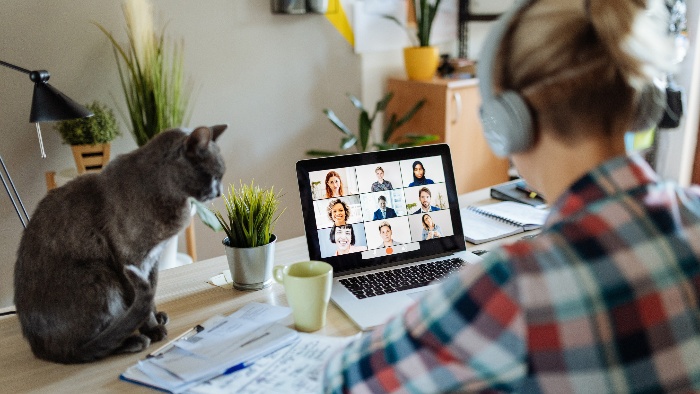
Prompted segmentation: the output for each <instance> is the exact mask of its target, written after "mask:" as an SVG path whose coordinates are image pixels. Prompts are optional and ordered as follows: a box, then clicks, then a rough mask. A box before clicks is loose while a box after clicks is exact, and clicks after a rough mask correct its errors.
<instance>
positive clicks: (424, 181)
mask: <svg viewBox="0 0 700 394" xmlns="http://www.w3.org/2000/svg"><path fill="white" fill-rule="evenodd" d="M434 183H435V182H433V180H432V179H428V178H426V177H425V167H423V163H421V162H420V161H418V160H416V161H414V162H413V182H411V183H409V184H408V186H409V187H411V186H422V185H432V184H434Z"/></svg>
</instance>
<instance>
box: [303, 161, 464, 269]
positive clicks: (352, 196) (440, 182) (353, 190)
mask: <svg viewBox="0 0 700 394" xmlns="http://www.w3.org/2000/svg"><path fill="white" fill-rule="evenodd" d="M414 161H416V160H402V161H395V162H384V163H375V164H372V165H365V166H351V167H342V168H335V169H328V170H322V171H315V172H314V173H316V174H324V175H323V176H324V180H325V175H326V174H328V172H330V171H336V172H339V175H341V179H342V178H345V180H344V183H343V188H344V189H345V194H343V196H341V197H331V198H327V197H326V194H325V183H324V182H322V183H321V189H322V190H323V191H324V192H323V193H321V195H322V197H321V198H316V199H315V201H314V210H315V212H314V213H315V215H316V218H318V217H319V216H320V217H326V218H327V217H328V205H327V204H329V203H330V202H332V201H334V200H336V199H340V200H343V201H346V203H347V201H348V200H354V201H356V202H355V203H353V204H352V205H353V206H352V207H351V212H353V211H354V210H355V209H358V207H359V211H360V212H359V215H357V216H359V218H360V220H357V216H356V214H355V213H353V216H354V217H355V218H356V219H355V220H348V221H347V224H351V225H353V231H354V232H355V233H356V242H355V245H362V246H365V247H366V249H365V250H372V249H380V248H382V247H383V244H382V242H379V245H378V246H376V245H375V246H373V245H370V243H369V242H368V239H367V238H368V237H367V232H368V231H374V232H377V233H379V224H380V223H381V222H382V221H385V220H386V221H388V222H390V223H391V222H394V223H393V224H392V230H393V231H394V232H396V231H395V230H396V227H395V225H394V224H395V223H396V220H391V219H401V218H403V219H405V221H403V225H404V226H405V229H406V232H407V233H408V234H409V240H408V241H407V240H406V238H405V237H404V239H402V240H400V241H402V242H398V241H399V240H396V239H395V240H394V241H395V242H397V243H408V242H416V241H422V240H423V239H422V238H421V237H418V238H416V237H415V236H410V234H412V232H411V221H409V220H408V218H409V217H410V216H418V215H420V213H414V212H415V210H418V209H420V201H419V198H418V197H416V198H413V199H411V197H410V195H409V193H415V194H416V196H419V190H420V189H421V188H422V187H423V186H426V187H428V188H429V189H430V190H431V194H432V196H431V201H430V205H431V206H436V204H437V202H436V199H437V195H438V194H439V193H435V192H434V190H436V189H440V190H439V192H440V193H441V194H442V196H443V197H444V198H446V197H447V190H446V184H445V180H444V172H443V168H442V162H441V158H440V156H434V157H428V158H423V159H417V161H420V162H421V163H422V164H423V163H426V162H431V161H433V164H435V162H437V165H431V167H430V172H428V169H427V168H426V169H425V175H424V178H425V179H430V180H432V179H431V174H436V175H438V176H437V177H436V181H433V183H431V184H427V185H418V186H406V185H408V184H410V183H411V182H413V180H414V178H413V169H412V164H413V163H414ZM423 166H424V167H426V166H425V164H423ZM362 167H365V168H370V167H371V169H372V171H371V174H372V177H371V178H369V179H367V178H368V176H367V175H366V174H365V176H358V170H359V169H360V168H362ZM377 167H382V169H383V170H384V179H385V180H386V179H387V178H391V176H389V177H388V176H387V172H388V171H387V169H388V168H394V169H395V170H394V171H396V170H398V174H399V178H400V184H399V185H398V186H397V185H396V182H395V181H394V182H392V189H391V190H386V191H377V192H373V191H371V189H370V188H369V187H367V188H360V182H365V183H367V184H368V185H371V184H373V183H374V182H376V181H377V180H378V179H377V177H376V175H375V170H376V168H377ZM340 172H342V173H340ZM406 172H408V174H406ZM343 174H344V175H345V176H344V177H343ZM348 179H351V180H352V181H349V180H348ZM350 182H354V184H350ZM312 187H313V186H312ZM396 192H400V193H401V198H400V199H398V203H399V204H403V206H402V207H401V208H398V207H396V206H395V204H392V203H391V202H390V201H389V200H391V198H388V199H387V208H394V209H395V210H396V211H398V212H397V216H396V217H395V218H390V219H374V218H373V217H372V219H370V220H367V219H366V218H368V217H369V216H370V215H371V214H373V213H374V212H375V211H377V210H378V209H379V203H378V201H377V200H378V196H379V195H386V194H389V195H391V194H396ZM370 195H372V196H373V198H367V197H366V196H370ZM374 196H376V197H374ZM410 200H416V201H417V204H416V206H414V207H412V208H411V210H410V211H409V210H408V208H407V207H406V202H407V201H410ZM363 201H364V202H363ZM395 201H396V200H395ZM369 204H372V205H369ZM443 204H444V207H442V208H441V209H440V210H444V211H445V212H448V213H449V211H448V208H449V203H448V202H447V201H446V200H445V201H443ZM349 205H350V204H349ZM319 211H320V212H319ZM433 212H435V213H437V212H439V211H433ZM433 216H435V215H433ZM440 216H442V215H440ZM447 221H448V222H449V223H445V224H446V225H449V227H450V228H449V229H450V231H449V232H450V233H451V227H452V223H451V220H449V219H448V220H447ZM328 223H330V224H328V225H326V226H323V225H322V224H317V229H318V231H319V240H323V238H328V237H329V236H330V234H329V233H328V230H330V229H332V228H333V221H332V220H328ZM418 223H420V222H417V223H416V225H418V226H420V229H419V231H418V232H414V233H413V234H416V233H420V232H421V231H422V229H423V226H422V224H418ZM356 224H361V225H362V231H357V230H356V226H355V225H356ZM358 233H360V234H358ZM375 238H376V237H375ZM379 239H380V240H381V238H379ZM375 244H376V242H375ZM324 257H327V256H324Z"/></svg>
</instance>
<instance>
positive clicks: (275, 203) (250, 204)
mask: <svg viewBox="0 0 700 394" xmlns="http://www.w3.org/2000/svg"><path fill="white" fill-rule="evenodd" d="M281 197H282V194H281V193H275V191H274V187H272V188H270V189H263V188H261V187H260V186H257V185H255V181H251V182H250V185H244V184H243V183H242V182H241V184H240V188H239V189H238V190H236V189H235V187H234V186H233V185H230V187H229V190H228V193H225V194H224V195H223V196H222V198H223V200H224V204H225V206H226V212H225V216H224V214H222V213H221V211H218V210H212V211H213V212H214V215H216V218H217V219H218V221H219V223H220V224H221V226H222V227H223V229H224V231H225V232H226V235H227V236H228V240H229V241H228V246H231V247H235V248H251V247H256V246H262V245H266V244H268V243H270V239H271V236H272V231H273V230H274V227H275V223H276V222H277V219H279V217H280V215H282V213H283V212H284V210H282V212H279V213H277V209H278V207H279V202H280V198H281Z"/></svg>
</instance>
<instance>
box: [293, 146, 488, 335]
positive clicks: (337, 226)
mask: <svg viewBox="0 0 700 394" xmlns="http://www.w3.org/2000/svg"><path fill="white" fill-rule="evenodd" d="M414 169H415V170H414ZM296 170H297V179H298V181H299V194H300V198H301V207H302V212H303V216H304V227H305V231H306V240H307V245H308V249H309V257H310V258H311V259H312V260H322V261H325V262H328V263H330V264H331V265H332V266H333V276H334V278H333V286H332V290H331V300H332V301H333V302H334V303H335V304H336V305H337V306H338V307H339V308H340V309H341V310H342V311H343V312H344V313H345V314H346V315H347V316H348V317H349V318H350V319H351V320H352V321H353V322H354V323H355V324H356V325H357V326H358V327H360V328H361V329H362V330H369V329H372V328H374V327H376V326H378V325H381V324H383V323H385V322H386V321H387V320H388V319H389V318H390V317H392V316H394V315H396V314H398V313H400V312H401V311H402V310H404V309H405V308H406V307H408V306H409V305H411V304H413V303H414V302H415V301H416V300H417V299H418V298H420V297H421V296H422V295H423V294H424V292H425V291H427V290H430V289H431V288H433V287H435V286H436V283H435V281H436V280H437V281H439V280H442V279H444V278H445V277H446V276H448V275H449V274H451V273H452V272H454V271H457V270H459V269H460V268H461V267H463V265H464V264H470V263H477V262H479V261H481V258H480V257H479V256H476V255H474V254H472V253H470V252H467V251H466V245H465V242H464V234H463V231H462V221H461V218H460V212H459V204H458V201H457V190H456V186H455V180H454V174H453V170H452V160H451V156H450V149H449V147H448V145H446V144H436V145H426V146H419V147H411V148H402V149H394V150H385V151H377V152H367V153H358V154H348V155H341V156H332V157H324V158H315V159H306V160H301V161H299V162H297V166H296Z"/></svg>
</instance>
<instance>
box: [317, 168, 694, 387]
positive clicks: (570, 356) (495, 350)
mask: <svg viewBox="0 0 700 394" xmlns="http://www.w3.org/2000/svg"><path fill="white" fill-rule="evenodd" d="M485 256H487V257H486V259H485V261H484V262H483V264H478V265H474V266H469V267H466V268H465V269H463V270H462V271H461V272H460V273H459V274H457V275H455V276H453V277H452V278H450V279H448V280H446V281H445V282H444V283H443V284H442V285H441V286H439V287H438V288H436V289H435V290H434V291H432V292H430V293H428V294H427V295H426V296H425V297H423V299H422V300H421V301H419V302H418V303H417V304H415V305H413V306H412V307H411V308H409V309H408V310H407V311H406V312H405V313H404V314H403V315H401V316H398V317H396V318H394V319H392V320H390V321H389V322H388V323H387V324H386V325H385V326H382V327H381V328H378V329H376V330H375V331H373V332H371V333H368V334H365V335H364V336H363V337H362V338H361V339H360V340H358V341H355V342H353V343H351V344H350V345H348V347H346V348H345V349H344V350H343V351H342V352H341V353H339V354H338V355H336V356H335V357H334V358H333V359H332V360H331V361H330V362H329V363H328V365H327V369H326V381H325V389H326V391H327V392H343V391H354V392H412V393H428V392H445V391H481V392H489V391H519V392H552V393H566V392H586V393H607V392H616V393H618V392H661V391H663V392H671V391H673V392H676V391H685V392H689V391H696V392H698V391H700V309H699V306H698V301H699V299H700V264H698V262H699V260H700V259H699V256H700V188H697V187H693V188H689V189H682V188H680V187H677V186H674V185H672V184H670V183H666V182H661V181H659V180H658V178H657V176H656V174H655V173H654V172H653V170H652V169H651V168H650V167H649V166H648V165H647V164H646V163H645V162H644V161H643V160H642V159H641V158H640V157H638V156H631V157H619V158H616V159H613V160H611V161H608V162H606V163H604V164H603V165H601V166H600V167H598V168H597V169H595V170H593V171H592V172H590V173H589V174H587V175H585V176H584V177H583V178H581V179H580V180H578V181H577V182H576V183H574V184H573V185H572V186H571V188H570V189H569V190H568V191H567V192H566V193H565V194H564V195H563V196H562V197H561V198H560V199H559V200H558V201H557V202H556V203H555V204H554V205H553V206H552V210H551V213H550V215H549V217H548V218H547V221H546V223H545V226H544V227H543V230H542V233H541V234H540V235H539V236H538V237H536V238H533V239H529V240H522V241H518V242H516V243H514V244H511V245H507V246H504V247H502V248H499V249H497V250H495V251H492V252H490V253H488V254H487V255H485Z"/></svg>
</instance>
